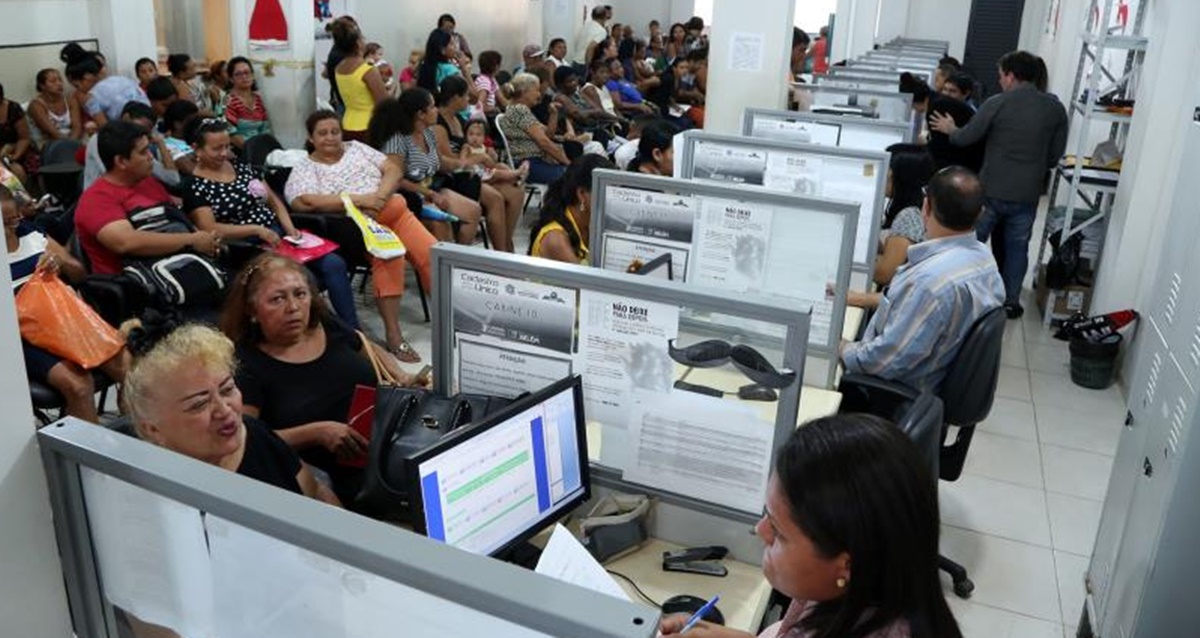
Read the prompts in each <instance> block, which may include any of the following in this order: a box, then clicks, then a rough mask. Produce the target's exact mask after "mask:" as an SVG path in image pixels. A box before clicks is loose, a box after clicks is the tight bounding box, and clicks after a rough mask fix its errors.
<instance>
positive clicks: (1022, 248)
mask: <svg viewBox="0 0 1200 638" xmlns="http://www.w3.org/2000/svg"><path fill="white" fill-rule="evenodd" d="M999 66H1000V86H1001V88H1003V89H1004V92H1003V93H1001V94H999V95H995V96H992V97H991V98H988V100H987V101H986V102H984V103H983V105H982V106H980V107H979V112H978V113H976V114H975V116H974V117H973V118H971V121H970V122H968V123H967V124H966V126H964V127H962V128H959V127H958V126H957V125H955V123H954V119H953V118H952V117H951V116H950V115H948V114H945V113H936V112H935V113H933V114H932V115H931V116H930V118H929V122H930V128H931V129H932V130H935V131H938V132H940V133H945V134H946V135H948V136H949V138H950V143H952V144H954V145H956V146H968V145H971V144H975V143H976V142H979V141H981V140H986V142H987V147H986V149H985V152H984V159H983V170H982V172H981V174H980V178H981V179H982V180H983V187H984V194H985V195H986V196H987V210H986V211H985V212H984V214H983V216H982V217H981V218H980V220H979V223H978V224H977V225H976V231H977V233H978V235H979V239H980V241H987V239H988V238H989V237H991V235H992V231H993V229H995V230H996V232H997V234H998V239H1000V240H1001V241H1000V242H995V241H993V242H992V247H993V253H994V254H995V256H996V262H997V263H998V264H999V265H1000V273H1001V275H1003V277H1004V288H1005V303H1004V306H1005V309H1006V310H1007V312H1008V316H1009V317H1010V318H1016V317H1019V316H1021V314H1022V313H1023V312H1024V310H1023V309H1022V308H1021V303H1020V294H1021V283H1022V281H1024V279H1025V273H1026V270H1027V269H1028V267H1029V238H1030V235H1031V234H1032V232H1033V221H1034V218H1035V217H1036V216H1037V206H1038V199H1039V198H1040V197H1041V194H1042V189H1043V185H1044V183H1045V178H1046V171H1047V170H1048V169H1049V168H1051V167H1053V166H1054V165H1055V164H1057V163H1058V161H1059V159H1060V158H1062V154H1063V150H1065V148H1066V145H1067V112H1066V109H1065V108H1063V105H1062V102H1060V101H1059V100H1058V98H1057V97H1056V96H1054V95H1053V94H1050V93H1045V92H1043V91H1041V90H1039V88H1038V83H1039V82H1041V81H1044V79H1045V68H1046V67H1045V64H1044V63H1043V62H1042V61H1041V59H1040V58H1038V57H1037V56H1035V55H1033V54H1031V53H1027V52H1025V51H1013V52H1011V53H1006V54H1005V55H1004V56H1003V57H1001V58H1000V63H999Z"/></svg>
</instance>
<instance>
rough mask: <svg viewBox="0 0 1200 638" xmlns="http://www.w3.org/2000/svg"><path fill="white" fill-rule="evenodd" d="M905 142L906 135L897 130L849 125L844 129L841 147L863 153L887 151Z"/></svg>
mask: <svg viewBox="0 0 1200 638" xmlns="http://www.w3.org/2000/svg"><path fill="white" fill-rule="evenodd" d="M903 141H904V133H903V132H902V131H900V130H897V129H890V128H888V129H884V128H876V127H874V126H870V127H868V126H861V125H860V126H850V125H847V126H845V127H843V128H842V136H841V143H840V146H841V147H842V148H853V149H858V150H861V151H885V150H887V147H889V146H891V145H892V144H899V143H900V142H903Z"/></svg>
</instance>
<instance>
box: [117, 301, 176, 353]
mask: <svg viewBox="0 0 1200 638" xmlns="http://www.w3.org/2000/svg"><path fill="white" fill-rule="evenodd" d="M183 324H184V321H183V319H182V318H181V317H180V316H179V314H178V313H175V312H161V311H158V310H154V309H149V310H146V311H145V312H143V313H142V316H141V317H140V318H139V319H136V320H132V321H127V322H125V324H123V325H122V326H121V331H122V332H124V333H125V348H126V349H127V350H129V353H130V354H132V355H133V356H135V357H143V356H145V355H146V354H147V353H149V352H150V351H151V350H153V349H154V347H155V346H157V345H158V344H159V342H160V341H162V340H163V339H165V338H166V336H167V335H169V334H171V333H172V332H174V331H175V329H176V328H178V327H180V326H182V325H183Z"/></svg>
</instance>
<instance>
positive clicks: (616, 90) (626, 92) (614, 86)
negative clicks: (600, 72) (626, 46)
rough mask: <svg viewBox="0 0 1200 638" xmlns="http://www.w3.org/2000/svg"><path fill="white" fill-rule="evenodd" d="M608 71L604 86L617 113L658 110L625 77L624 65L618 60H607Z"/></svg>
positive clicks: (644, 112)
mask: <svg viewBox="0 0 1200 638" xmlns="http://www.w3.org/2000/svg"><path fill="white" fill-rule="evenodd" d="M608 71H609V80H608V82H606V83H605V85H604V88H605V89H607V90H608V94H609V96H611V97H612V101H613V106H614V107H616V109H617V112H618V113H621V114H622V115H624V116H626V117H632V116H636V115H647V114H650V113H656V112H658V109H656V108H654V106H653V105H651V104H650V103H648V102H646V98H645V96H643V95H642V92H641V91H640V90H639V89H638V87H637V85H636V84H634V83H633V82H630V81H629V80H628V79H626V77H625V65H623V64H621V61H620V60H618V59H616V58H613V59H611V60H609V61H608Z"/></svg>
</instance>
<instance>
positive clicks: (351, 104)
mask: <svg viewBox="0 0 1200 638" xmlns="http://www.w3.org/2000/svg"><path fill="white" fill-rule="evenodd" d="M373 68H375V67H373V66H371V65H370V64H367V63H366V62H363V63H362V64H360V65H359V66H358V68H357V69H354V72H353V73H349V74H345V73H335V74H334V75H335V77H336V78H337V86H338V93H340V94H341V96H342V103H344V104H345V105H346V113H345V115H343V116H342V130H343V131H365V130H367V124H369V123H370V122H371V112H372V111H374V110H375V97H374V96H373V95H371V89H370V88H369V87H367V83H366V82H364V81H363V76H364V75H366V74H367V71H370V70H371V69H373Z"/></svg>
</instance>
